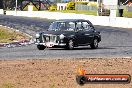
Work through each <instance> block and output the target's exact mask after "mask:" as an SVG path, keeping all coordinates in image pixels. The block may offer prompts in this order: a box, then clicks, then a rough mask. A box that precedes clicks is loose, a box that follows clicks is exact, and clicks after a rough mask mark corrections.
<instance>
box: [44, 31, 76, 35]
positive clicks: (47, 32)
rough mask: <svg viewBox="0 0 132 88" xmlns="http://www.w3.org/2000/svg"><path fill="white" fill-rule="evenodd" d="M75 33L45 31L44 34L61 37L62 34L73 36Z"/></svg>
mask: <svg viewBox="0 0 132 88" xmlns="http://www.w3.org/2000/svg"><path fill="white" fill-rule="evenodd" d="M74 33H75V32H74V31H44V32H43V34H44V35H48V34H49V35H60V34H64V35H71V34H74Z"/></svg>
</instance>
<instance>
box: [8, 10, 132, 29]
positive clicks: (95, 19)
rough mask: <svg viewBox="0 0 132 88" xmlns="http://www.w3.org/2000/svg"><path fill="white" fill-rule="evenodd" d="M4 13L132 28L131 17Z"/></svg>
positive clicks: (41, 12)
mask: <svg viewBox="0 0 132 88" xmlns="http://www.w3.org/2000/svg"><path fill="white" fill-rule="evenodd" d="M6 15H14V16H26V17H40V18H47V19H55V20H58V19H85V20H90V21H91V22H92V23H93V24H94V25H101V26H112V27H122V28H132V18H125V17H109V16H93V15H84V14H75V13H60V12H48V11H17V12H15V11H6Z"/></svg>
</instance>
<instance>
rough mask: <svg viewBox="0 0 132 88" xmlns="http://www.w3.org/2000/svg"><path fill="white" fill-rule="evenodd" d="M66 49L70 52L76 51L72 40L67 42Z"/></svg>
mask: <svg viewBox="0 0 132 88" xmlns="http://www.w3.org/2000/svg"><path fill="white" fill-rule="evenodd" d="M66 49H68V50H72V49H74V42H73V40H72V39H71V40H69V41H68V42H67V44H66Z"/></svg>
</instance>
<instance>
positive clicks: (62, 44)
mask: <svg viewBox="0 0 132 88" xmlns="http://www.w3.org/2000/svg"><path fill="white" fill-rule="evenodd" d="M47 43H48V42H47ZM49 43H51V44H54V46H66V43H60V44H59V43H54V42H49ZM35 44H36V45H44V46H47V45H46V43H35Z"/></svg>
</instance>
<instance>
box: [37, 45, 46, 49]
mask: <svg viewBox="0 0 132 88" xmlns="http://www.w3.org/2000/svg"><path fill="white" fill-rule="evenodd" d="M37 48H38V49H39V50H44V49H45V48H46V47H45V46H44V45H37Z"/></svg>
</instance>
